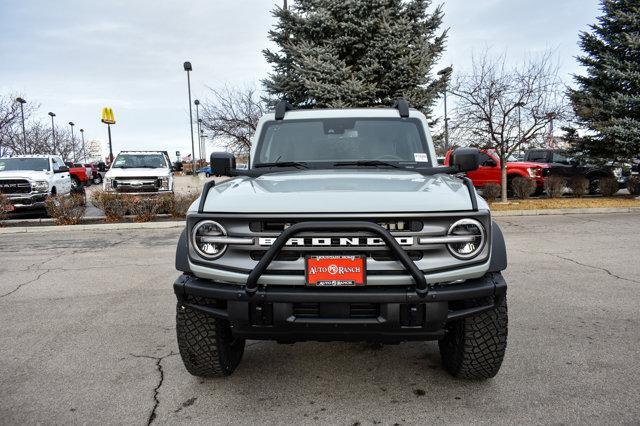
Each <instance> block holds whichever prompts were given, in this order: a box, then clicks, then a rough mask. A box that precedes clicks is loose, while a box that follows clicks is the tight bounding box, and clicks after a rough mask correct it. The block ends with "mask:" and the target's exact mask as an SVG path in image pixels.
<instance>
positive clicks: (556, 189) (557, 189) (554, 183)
mask: <svg viewBox="0 0 640 426" xmlns="http://www.w3.org/2000/svg"><path fill="white" fill-rule="evenodd" d="M566 186H567V182H566V180H565V178H563V177H561V176H549V177H547V178H545V179H544V190H545V191H546V192H547V196H548V197H549V198H559V197H562V193H563V192H564V188H565V187H566Z"/></svg>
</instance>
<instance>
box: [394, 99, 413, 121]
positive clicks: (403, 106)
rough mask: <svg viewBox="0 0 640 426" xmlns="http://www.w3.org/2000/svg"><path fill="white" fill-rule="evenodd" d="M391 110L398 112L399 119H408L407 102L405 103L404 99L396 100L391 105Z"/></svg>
mask: <svg viewBox="0 0 640 426" xmlns="http://www.w3.org/2000/svg"><path fill="white" fill-rule="evenodd" d="M392 108H395V109H397V110H398V112H399V113H400V117H402V118H408V117H409V102H407V101H406V100H405V99H403V98H398V99H396V101H395V102H394V103H393V107H392Z"/></svg>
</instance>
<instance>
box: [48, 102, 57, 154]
mask: <svg viewBox="0 0 640 426" xmlns="http://www.w3.org/2000/svg"><path fill="white" fill-rule="evenodd" d="M49 116H50V117H51V137H52V138H53V153H54V154H55V153H57V152H58V147H57V146H56V127H55V125H54V124H53V117H55V116H56V115H55V114H54V113H52V112H49Z"/></svg>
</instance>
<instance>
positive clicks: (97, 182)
mask: <svg viewBox="0 0 640 426" xmlns="http://www.w3.org/2000/svg"><path fill="white" fill-rule="evenodd" d="M93 183H95V184H96V185H100V184H101V183H102V176H100V175H98V176H96V177H94V178H93Z"/></svg>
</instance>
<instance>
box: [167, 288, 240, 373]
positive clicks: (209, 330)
mask: <svg viewBox="0 0 640 426" xmlns="http://www.w3.org/2000/svg"><path fill="white" fill-rule="evenodd" d="M199 302H200V303H201V302H202V300H200V301H199ZM196 303H198V302H196ZM176 332H177V335H178V348H179V349H180V356H181V357H182V362H183V363H184V366H185V367H186V368H187V371H188V372H189V373H191V374H193V375H194V376H199V377H223V376H228V375H230V374H231V373H233V372H234V370H235V369H236V367H237V366H238V364H240V360H241V359H242V354H243V353H244V343H245V341H244V339H239V338H234V337H233V334H232V333H231V325H230V324H229V321H225V320H221V319H217V318H214V317H212V316H210V315H207V314H204V313H202V312H199V311H196V310H193V309H190V308H188V307H184V308H183V307H182V305H181V304H180V302H178V305H177V312H176Z"/></svg>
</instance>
